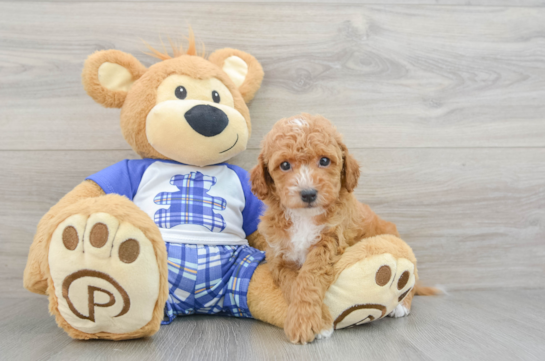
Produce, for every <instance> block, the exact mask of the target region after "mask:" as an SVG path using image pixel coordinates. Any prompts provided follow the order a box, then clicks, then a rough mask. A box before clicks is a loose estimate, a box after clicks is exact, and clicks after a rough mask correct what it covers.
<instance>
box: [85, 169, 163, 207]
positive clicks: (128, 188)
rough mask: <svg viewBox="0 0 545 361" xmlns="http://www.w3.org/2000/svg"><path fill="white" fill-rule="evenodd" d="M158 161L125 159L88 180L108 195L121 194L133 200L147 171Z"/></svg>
mask: <svg viewBox="0 0 545 361" xmlns="http://www.w3.org/2000/svg"><path fill="white" fill-rule="evenodd" d="M155 161H156V159H134V160H129V159H125V160H122V161H121V162H119V163H116V164H114V165H111V166H109V167H108V168H105V169H103V170H101V171H100V172H98V173H95V174H93V175H92V176H89V177H87V178H86V179H89V180H92V181H93V182H95V183H96V184H98V185H99V186H100V188H102V190H103V191H104V193H106V194H119V195H121V196H125V197H127V198H129V199H130V200H131V201H132V200H133V198H134V196H135V194H136V191H137V190H138V187H139V186H140V181H141V180H142V176H143V175H144V172H145V171H146V169H147V168H148V167H149V166H150V165H151V164H153V163H154V162H155Z"/></svg>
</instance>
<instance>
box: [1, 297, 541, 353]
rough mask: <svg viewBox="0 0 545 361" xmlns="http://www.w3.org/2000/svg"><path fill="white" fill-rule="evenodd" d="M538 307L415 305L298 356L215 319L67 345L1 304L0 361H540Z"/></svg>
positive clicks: (272, 331) (279, 335)
mask: <svg viewBox="0 0 545 361" xmlns="http://www.w3.org/2000/svg"><path fill="white" fill-rule="evenodd" d="M544 297H545V291H543V290H533V291H531V290H521V291H517V292H511V291H497V290H496V291H493V290H489V291H473V292H456V293H453V294H451V295H448V296H442V297H417V298H415V301H414V302H413V310H412V313H411V315H409V316H408V317H405V318H401V319H390V318H386V319H384V320H380V321H376V322H373V323H370V324H367V325H363V326H359V327H355V328H352V329H347V330H340V331H337V332H335V333H334V334H333V336H332V337H331V338H330V339H327V340H323V341H317V342H315V343H312V344H309V345H306V346H297V345H292V344H290V343H289V342H288V341H287V340H286V338H285V336H284V334H283V331H282V330H281V329H278V328H275V327H273V326H269V325H266V324H264V323H261V322H259V321H255V320H248V319H235V318H222V317H215V316H190V317H184V318H179V319H177V320H175V321H174V323H173V324H171V325H169V326H162V327H161V329H160V330H159V332H158V333H157V334H156V335H155V336H153V337H152V338H148V339H144V340H136V341H124V342H111V341H87V342H83V341H74V340H71V339H70V338H69V337H68V336H67V335H66V334H65V333H64V332H63V331H62V330H61V329H60V328H58V327H57V326H56V324H55V321H54V319H53V317H51V316H49V315H48V314H47V300H46V298H45V297H42V298H38V299H36V298H34V299H28V298H22V299H1V300H0V310H1V311H2V312H1V313H0V349H1V350H2V358H3V359H6V360H38V359H40V360H76V359H77V360H104V359H115V360H170V359H172V360H179V359H183V360H241V361H246V360H262V359H267V360H297V361H299V360H332V359H338V360H398V359H403V360H418V361H421V360H456V361H458V360H479V361H488V360H494V361H496V360H542V359H543V354H544V352H545V336H544V334H543V332H542V331H543V328H544V327H545V319H544V318H543V317H536V315H538V314H540V313H541V312H542V305H543V298H544ZM29 345H32V347H29ZM211 346H212V347H211Z"/></svg>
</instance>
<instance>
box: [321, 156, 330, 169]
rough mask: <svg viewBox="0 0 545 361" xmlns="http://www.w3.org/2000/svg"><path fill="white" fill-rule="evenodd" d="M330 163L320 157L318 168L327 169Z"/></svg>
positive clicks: (327, 159)
mask: <svg viewBox="0 0 545 361" xmlns="http://www.w3.org/2000/svg"><path fill="white" fill-rule="evenodd" d="M330 163H331V161H330V160H329V158H326V157H322V158H321V159H320V167H327V166H328V165H329V164H330Z"/></svg>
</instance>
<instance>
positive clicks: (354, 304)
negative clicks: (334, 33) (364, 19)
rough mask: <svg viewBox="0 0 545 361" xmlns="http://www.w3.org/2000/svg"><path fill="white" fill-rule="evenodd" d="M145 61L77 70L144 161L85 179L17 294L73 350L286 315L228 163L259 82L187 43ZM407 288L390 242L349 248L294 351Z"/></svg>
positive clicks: (382, 239)
mask: <svg viewBox="0 0 545 361" xmlns="http://www.w3.org/2000/svg"><path fill="white" fill-rule="evenodd" d="M154 53H155V55H156V56H157V57H159V58H160V59H161V61H160V62H158V63H156V64H154V65H152V66H150V67H149V68H146V67H145V66H143V65H142V64H141V63H140V62H139V61H138V60H137V59H136V58H135V57H134V56H132V55H130V54H127V53H124V52H121V51H118V50H106V51H98V52H96V53H94V54H92V55H91V56H90V57H89V58H88V59H87V61H86V62H85V65H84V69H83V74H82V78H83V85H84V88H85V90H86V91H87V93H88V94H89V95H90V96H91V97H92V98H93V99H94V100H95V101H96V102H98V103H99V104H102V105H103V106H105V107H111V108H121V129H122V132H123V136H124V138H125V139H126V141H127V142H128V143H129V144H130V146H131V147H132V148H133V149H134V151H135V152H136V153H137V154H138V155H139V156H140V157H141V158H142V159H138V160H123V161H121V162H119V163H116V164H114V165H112V166H110V167H108V168H106V169H104V170H102V171H100V172H98V173H96V174H93V175H90V176H89V177H88V178H87V179H85V180H84V181H83V182H82V183H80V184H79V185H78V186H76V187H75V188H74V189H73V190H72V191H70V192H69V193H68V194H66V196H64V197H63V198H62V199H61V200H60V201H59V202H58V203H57V204H56V205H54V206H53V207H52V208H51V209H50V210H49V211H48V212H47V213H46V214H45V215H44V217H43V218H42V219H41V221H40V223H39V224H38V227H37V232H36V235H35V238H34V241H33V243H32V245H31V247H30V252H29V256H28V262H27V266H26V269H25V273H24V285H25V287H26V288H27V289H28V290H30V291H32V292H35V293H39V294H45V295H48V297H49V310H50V312H51V314H53V315H54V316H55V318H56V321H57V323H58V325H59V326H60V327H62V328H63V329H64V330H65V331H66V332H67V333H68V335H70V336H71V337H73V338H77V339H111V340H123V339H132V338H139V337H145V336H149V335H152V334H154V333H155V332H157V330H158V329H159V327H160V325H161V323H163V324H165V323H170V322H172V321H173V320H174V318H176V317H177V316H183V315H191V314H219V315H227V316H235V317H253V318H256V319H259V320H262V321H265V322H268V323H270V324H273V325H276V326H278V327H282V326H283V325H284V320H285V317H286V311H287V304H286V302H285V300H284V298H283V296H282V292H281V291H280V290H279V288H278V286H277V285H276V284H275V283H274V281H273V279H272V277H271V274H270V271H269V269H268V267H267V266H266V265H264V264H263V262H262V261H263V260H264V252H263V251H262V250H263V248H264V247H265V242H264V240H263V237H261V236H260V235H259V234H258V232H257V226H258V223H259V217H260V214H261V212H262V203H261V201H259V200H258V199H257V198H256V197H255V196H254V195H253V194H252V192H251V187H250V184H249V177H248V174H247V172H246V171H245V170H244V169H242V168H240V167H237V166H234V165H231V164H229V163H226V161H227V160H229V159H230V158H232V157H234V156H235V155H237V154H239V153H240V152H242V151H244V150H245V149H246V145H247V142H248V139H249V137H250V132H251V121H250V114H249V110H248V107H247V103H248V102H250V101H251V100H252V98H253V97H254V94H255V93H256V91H257V90H258V89H259V87H260V85H261V81H262V79H263V69H262V67H261V65H260V64H259V62H258V61H257V60H256V59H255V58H254V57H253V56H252V55H250V54H248V53H245V52H243V51H240V50H235V49H221V50H217V51H215V52H214V53H212V54H211V55H210V56H209V57H208V58H205V57H204V56H200V55H197V52H196V50H195V44H194V41H193V39H190V46H189V47H188V50H187V51H186V52H182V51H181V50H180V49H175V52H174V56H169V55H168V54H166V53H161V52H158V51H156V50H154ZM385 266H387V267H388V269H389V271H390V272H388V274H387V275H385V274H384V272H382V271H380V272H379V270H384V269H385V268H384V267H385ZM405 271H408V272H409V274H410V277H409V279H408V280H407V282H406V286H404V287H403V288H402V289H398V287H397V286H396V285H397V284H398V283H397V282H394V281H395V277H398V276H399V275H401V274H402V273H404V272H405ZM379 273H380V277H379ZM416 277H417V275H416V259H415V257H414V254H413V253H412V251H411V249H410V247H409V246H407V245H406V244H405V243H404V242H403V241H401V240H400V239H398V238H396V237H394V236H378V237H375V238H374V239H370V240H369V242H365V244H363V243H362V244H357V245H356V246H353V247H350V248H349V249H348V250H346V252H345V253H344V254H343V256H342V257H341V258H340V260H339V261H338V262H337V263H336V265H335V277H334V279H335V281H334V283H333V284H332V285H331V287H330V289H329V291H328V292H327V294H326V296H325V299H324V302H325V304H326V305H327V307H328V308H329V309H330V312H331V314H332V316H333V319H334V320H335V321H334V324H332V325H331V326H330V327H328V329H326V330H311V331H312V332H311V334H312V336H311V337H310V339H308V340H305V341H311V340H312V339H313V338H314V336H315V335H319V334H324V333H325V334H327V333H329V334H330V333H331V331H332V330H333V329H340V328H344V327H348V326H352V325H356V324H361V323H365V322H369V321H372V320H374V319H379V318H382V317H384V316H385V315H388V314H389V313H390V312H392V311H393V310H394V309H395V308H396V306H398V304H399V300H398V298H399V296H400V295H401V294H403V293H404V292H407V291H408V290H409V289H411V288H413V286H414V283H415V280H416ZM411 296H412V295H411Z"/></svg>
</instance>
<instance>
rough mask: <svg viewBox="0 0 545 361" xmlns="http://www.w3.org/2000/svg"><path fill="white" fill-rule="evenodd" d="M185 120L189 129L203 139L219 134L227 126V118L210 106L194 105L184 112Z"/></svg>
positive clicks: (220, 111)
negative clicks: (202, 136)
mask: <svg viewBox="0 0 545 361" xmlns="http://www.w3.org/2000/svg"><path fill="white" fill-rule="evenodd" d="M185 120H187V122H188V123H189V125H190V126H191V128H193V130H195V131H196V132H197V133H199V134H201V135H204V136H205V137H213V136H215V135H218V134H220V133H221V132H223V130H224V129H225V128H226V127H227V124H229V118H228V117H227V115H226V114H225V113H224V112H223V111H222V110H221V109H218V108H216V107H213V106H211V105H205V104H201V105H195V106H194V107H193V108H191V109H189V110H188V111H187V112H185Z"/></svg>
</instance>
